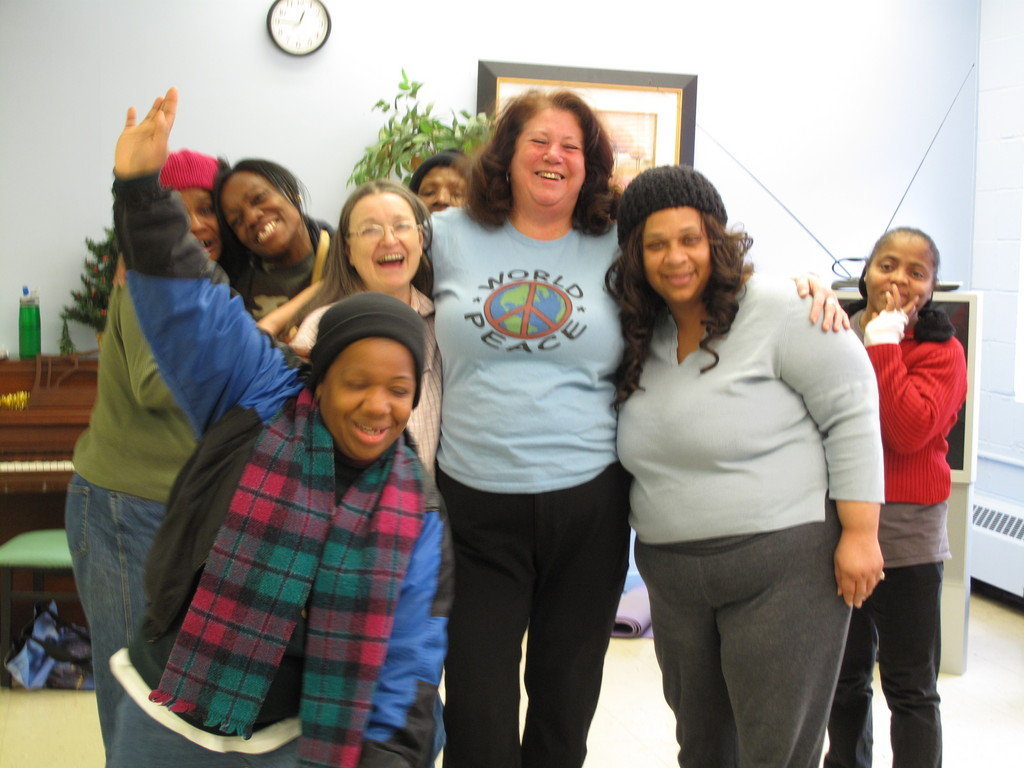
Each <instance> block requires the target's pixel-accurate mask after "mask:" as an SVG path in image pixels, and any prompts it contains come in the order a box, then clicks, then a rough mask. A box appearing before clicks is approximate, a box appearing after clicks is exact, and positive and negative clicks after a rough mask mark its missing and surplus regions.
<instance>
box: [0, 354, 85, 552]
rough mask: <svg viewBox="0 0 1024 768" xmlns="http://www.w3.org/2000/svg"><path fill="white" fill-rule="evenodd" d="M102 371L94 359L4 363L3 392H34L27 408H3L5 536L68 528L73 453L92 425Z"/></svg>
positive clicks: (0, 520) (0, 492)
mask: <svg viewBox="0 0 1024 768" xmlns="http://www.w3.org/2000/svg"><path fill="white" fill-rule="evenodd" d="M97 371H98V361H97V360H96V359H90V358H79V357H50V356H45V355H44V356H40V357H39V358H37V359H36V360H5V361H2V362H0V393H2V394H6V393H10V392H19V391H22V390H28V391H29V392H30V393H31V394H30V396H29V401H28V405H27V407H26V408H25V409H24V410H11V409H0V541H6V540H7V539H9V538H10V537H11V536H14V535H15V534H17V533H21V532H22V531H27V530H34V529H38V528H61V527H63V525H64V492H65V490H66V489H67V484H68V481H69V480H70V479H71V473H72V472H73V467H72V465H71V456H72V453H73V452H74V448H75V441H76V440H77V439H78V436H79V435H80V434H81V433H82V432H83V431H84V430H85V428H86V427H87V426H88V425H89V415H90V413H91V412H92V405H93V402H94V401H95V400H96V377H97Z"/></svg>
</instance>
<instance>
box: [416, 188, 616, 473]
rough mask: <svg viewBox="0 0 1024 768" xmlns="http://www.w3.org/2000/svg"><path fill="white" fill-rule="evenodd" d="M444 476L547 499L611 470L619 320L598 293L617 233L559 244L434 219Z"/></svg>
mask: <svg viewBox="0 0 1024 768" xmlns="http://www.w3.org/2000/svg"><path fill="white" fill-rule="evenodd" d="M433 224H434V240H433V245H432V247H431V257H432V261H433V265H434V272H435V279H434V304H435V310H436V330H437V343H438V346H439V347H440V350H441V360H442V368H443V372H444V373H443V379H444V397H443V399H442V404H441V443H440V448H439V450H438V462H439V464H440V467H441V469H442V470H443V471H444V472H445V473H446V474H448V475H450V476H451V477H453V478H455V479H456V480H458V481H459V482H460V483H462V484H464V485H468V486H470V487H472V488H476V489H478V490H483V491H490V492H495V493H542V492H545V491H551V490H557V489H562V488H571V487H573V486H575V485H579V484H581V483H584V482H586V481H587V480H590V479H592V478H594V477H595V476H597V475H598V474H599V473H600V472H601V471H602V470H603V469H604V468H605V467H607V466H608V465H609V464H611V463H613V462H614V461H615V460H616V459H615V422H616V415H615V411H614V409H613V408H612V406H611V403H612V400H613V398H614V394H615V387H614V383H613V376H614V373H615V369H616V367H617V366H618V364H619V359H620V357H621V355H622V346H623V345H622V336H621V333H620V330H619V321H618V310H617V308H616V306H615V303H614V302H613V301H612V299H611V297H610V296H608V294H607V292H606V291H605V289H604V275H605V272H606V271H607V269H608V267H609V266H610V265H611V262H612V259H613V258H614V256H615V252H616V248H617V243H616V237H615V230H614V228H613V229H612V230H611V231H610V232H608V233H606V234H604V235H600V236H591V235H584V234H581V233H579V232H577V231H576V230H572V231H570V232H569V233H568V234H567V235H565V236H563V237H561V238H558V239H557V240H551V241H542V240H533V239H531V238H529V237H526V236H525V235H523V234H522V233H520V232H519V231H518V230H516V229H515V228H514V227H513V226H512V225H511V224H507V223H506V224H505V226H503V227H501V228H499V229H493V230H490V229H485V228H484V227H481V226H480V225H478V224H476V223H474V222H473V221H472V220H471V219H469V217H468V216H467V215H466V214H465V212H464V211H462V210H461V209H457V208H450V209H448V210H447V211H445V212H444V213H441V214H436V215H435V216H434V217H433Z"/></svg>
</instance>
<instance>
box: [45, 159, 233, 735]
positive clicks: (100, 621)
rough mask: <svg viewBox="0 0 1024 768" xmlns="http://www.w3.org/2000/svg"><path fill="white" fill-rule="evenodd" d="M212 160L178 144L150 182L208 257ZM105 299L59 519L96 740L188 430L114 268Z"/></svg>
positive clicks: (213, 223)
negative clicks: (77, 602) (93, 387)
mask: <svg viewBox="0 0 1024 768" xmlns="http://www.w3.org/2000/svg"><path fill="white" fill-rule="evenodd" d="M219 167H220V163H219V162H218V160H217V159H216V158H214V157H210V156H209V155H203V154H200V153H199V152H193V151H191V150H187V149H183V150H179V151H178V152H174V153H172V154H171V155H170V156H169V157H168V159H167V163H166V164H165V165H164V168H163V170H162V171H161V173H160V182H161V183H162V184H163V185H164V186H165V187H171V188H172V189H176V190H178V191H179V192H181V197H182V199H183V201H184V203H185V208H186V210H187V211H188V214H189V218H190V222H191V232H192V234H193V235H194V236H195V237H196V239H197V240H199V242H200V243H202V244H203V245H204V247H205V248H206V251H207V254H208V255H209V256H210V258H211V259H213V260H214V261H216V260H217V259H218V257H219V256H220V251H221V241H220V230H219V228H218V226H217V219H216V216H215V215H214V212H213V200H212V197H211V190H212V189H213V183H214V179H215V177H216V175H217V172H218V169H219ZM118 274H119V275H120V276H121V277H120V279H116V280H115V285H114V289H113V291H112V292H111V294H110V303H109V305H108V307H107V325H106V328H105V330H104V335H103V349H102V352H101V353H100V368H99V384H98V389H97V393H96V404H95V406H94V407H93V411H92V416H91V417H90V420H89V427H88V429H86V431H85V432H83V433H82V436H81V437H80V438H79V439H78V443H77V444H76V445H75V453H74V464H75V475H74V476H73V477H72V478H71V484H70V485H69V486H68V493H67V502H66V505H65V510H64V526H65V528H66V530H67V535H68V545H69V546H70V548H71V555H72V561H73V566H74V572H75V585H76V587H77V589H78V594H79V597H80V598H81V601H82V607H83V608H84V609H85V615H86V618H87V619H88V621H89V629H90V632H91V635H92V652H93V667H94V674H95V680H96V705H97V707H98V709H99V719H100V729H101V730H102V732H103V745H104V748H105V749H107V750H108V751H109V747H110V745H111V744H112V742H113V730H114V713H115V711H116V709H117V705H118V702H119V701H120V700H121V697H122V696H123V689H122V688H121V685H120V683H118V682H117V680H115V679H114V677H113V676H112V674H111V672H110V665H109V663H108V661H109V659H110V656H111V655H112V654H113V653H115V652H116V651H117V650H118V649H119V648H123V647H124V646H126V645H128V643H129V642H130V641H131V639H132V633H133V632H134V631H135V628H136V627H137V626H138V623H139V618H140V617H141V615H142V611H143V609H144V608H145V595H144V592H143V588H142V570H143V565H144V564H145V560H146V555H147V554H148V552H149V547H150V544H151V542H152V540H153V535H154V533H155V532H156V529H157V527H158V526H159V525H160V522H161V521H162V520H163V517H164V505H165V504H166V502H167V498H168V496H169V495H170V491H171V485H172V484H173V483H174V478H175V477H176V476H177V474H178V470H179V469H181V466H182V465H183V464H184V463H185V460H186V459H187V458H188V457H189V455H191V453H192V449H193V448H194V447H195V442H196V440H195V434H194V432H193V428H192V425H191V424H189V422H188V419H187V418H186V417H185V414H184V412H183V411H182V410H181V409H180V408H179V407H178V405H177V404H176V403H175V402H174V398H173V397H172V396H171V393H170V391H169V390H168V389H167V385H166V384H165V383H164V381H163V379H162V378H161V377H160V374H159V372H158V370H157V366H156V362H155V361H154V360H153V354H152V352H151V351H150V348H149V344H147V343H146V340H145V338H144V337H143V335H142V331H141V330H140V328H139V323H138V319H137V318H136V316H135V309H134V307H133V305H132V299H131V296H130V295H129V293H128V287H127V286H126V285H125V284H124V278H123V270H119V272H118Z"/></svg>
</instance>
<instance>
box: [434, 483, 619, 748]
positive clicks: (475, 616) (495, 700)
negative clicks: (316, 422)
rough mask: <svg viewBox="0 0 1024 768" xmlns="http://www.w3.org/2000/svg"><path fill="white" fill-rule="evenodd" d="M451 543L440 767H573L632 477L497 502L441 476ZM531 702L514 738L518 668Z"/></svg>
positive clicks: (586, 723) (595, 690)
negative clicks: (452, 572)
mask: <svg viewBox="0 0 1024 768" xmlns="http://www.w3.org/2000/svg"><path fill="white" fill-rule="evenodd" d="M438 486H439V487H440V490H441V493H442V494H443V496H444V498H445V503H446V505H447V507H448V515H449V520H450V523H451V530H452V539H453V541H454V545H455V600H454V604H453V606H452V613H451V618H450V619H449V622H448V643H449V647H448V657H447V659H446V661H445V712H444V719H445V729H446V731H447V734H448V742H447V744H446V745H445V750H444V765H445V768H471V767H472V768H579V767H580V766H582V765H583V760H584V758H585V757H586V753H587V731H588V730H589V728H590V721H591V719H592V718H593V716H594V711H595V709H596V708H597V699H598V695H599V693H600V689H601V676H602V673H603V665H604V653H605V650H607V647H608V640H609V637H610V636H611V630H612V625H613V623H614V620H615V610H616V607H617V606H618V601H619V597H620V594H621V592H622V583H623V581H624V579H625V575H626V566H627V554H628V547H629V526H628V524H627V514H628V506H629V475H628V474H627V473H626V472H625V470H623V469H622V467H621V466H619V465H618V464H614V465H612V466H610V467H608V468H607V469H605V470H604V471H603V472H602V473H601V474H600V475H598V476H597V477H596V478H594V479H593V480H591V481H589V482H587V483H584V484H583V485H580V486H577V487H575V488H567V489H564V490H558V491H551V492H549V493H540V494H497V493H488V492H485V491H478V490H475V489H473V488H469V487H467V486H465V485H462V484H461V483H458V482H456V481H455V480H453V479H452V478H450V477H448V476H446V475H445V474H444V473H443V472H442V473H439V475H438ZM527 627H529V639H528V642H527V648H526V671H525V675H524V682H525V686H526V693H527V696H528V697H529V706H528V708H527V715H526V724H525V727H524V730H523V735H522V742H521V743H520V737H519V664H520V659H521V656H522V645H523V634H524V632H525V631H526V629H527Z"/></svg>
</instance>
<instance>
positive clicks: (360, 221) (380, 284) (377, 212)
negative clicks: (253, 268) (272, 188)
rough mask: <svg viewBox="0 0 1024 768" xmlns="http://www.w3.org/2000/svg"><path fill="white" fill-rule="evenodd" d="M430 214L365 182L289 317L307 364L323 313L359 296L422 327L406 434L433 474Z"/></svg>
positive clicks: (400, 194)
mask: <svg viewBox="0 0 1024 768" xmlns="http://www.w3.org/2000/svg"><path fill="white" fill-rule="evenodd" d="M430 239H431V226H430V212H429V211H428V210H427V208H426V206H425V205H424V204H423V203H422V201H421V200H420V199H419V198H418V197H417V196H416V195H415V194H414V193H413V192H411V191H409V190H408V189H406V188H405V187H403V186H402V185H401V184H397V183H395V182H393V181H368V182H366V183H365V184H363V185H361V186H360V187H358V188H357V189H356V190H355V191H354V192H353V193H352V194H351V195H349V198H348V200H346V201H345V205H344V206H343V207H342V209H341V216H340V218H339V220H338V235H337V237H335V238H334V241H333V242H332V244H331V249H330V251H329V253H328V255H327V260H326V264H325V266H324V279H323V280H322V281H320V283H318V284H317V286H315V287H314V288H313V289H312V291H313V295H312V298H310V300H309V301H308V303H306V305H305V306H304V307H302V308H301V309H300V310H299V311H298V312H297V313H296V315H295V320H294V322H295V324H297V325H298V326H299V330H298V333H297V334H296V335H295V337H294V338H293V339H292V340H291V346H292V348H293V349H294V350H295V351H296V352H298V353H299V354H300V355H303V356H306V355H308V354H309V350H310V349H312V347H313V344H314V343H315V342H316V334H317V326H318V324H319V322H320V318H321V317H323V314H324V312H326V311H327V309H328V307H330V306H331V305H332V304H334V303H335V302H337V301H340V300H341V299H343V298H345V297H346V296H351V295H352V294H354V293H359V292H360V291H376V292H378V293H386V294H388V295H389V296H394V297H395V298H396V299H399V300H401V301H403V302H405V303H406V304H408V305H409V306H411V307H412V308H413V309H414V310H416V312H417V313H418V314H419V315H420V317H422V318H423V320H424V325H425V338H424V343H425V345H426V358H425V361H424V363H425V364H424V367H423V381H422V382H421V386H422V392H423V395H422V397H421V398H420V404H419V405H418V406H417V407H416V410H415V411H413V414H412V416H411V417H410V419H409V432H410V434H411V435H412V438H413V440H414V441H415V443H416V448H417V450H418V453H419V456H420V459H421V460H422V462H423V466H424V467H426V468H427V470H428V471H429V472H433V470H434V455H435V453H436V452H437V439H438V432H439V426H438V424H439V421H440V418H441V364H440V358H439V356H438V351H437V341H436V339H435V337H434V302H433V301H431V299H430V295H431V290H432V289H433V274H432V272H431V269H430V261H429V260H428V258H427V254H426V251H427V249H429V247H430Z"/></svg>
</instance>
